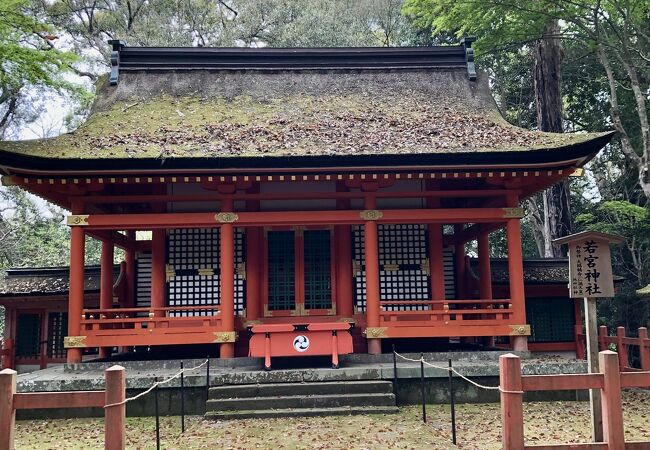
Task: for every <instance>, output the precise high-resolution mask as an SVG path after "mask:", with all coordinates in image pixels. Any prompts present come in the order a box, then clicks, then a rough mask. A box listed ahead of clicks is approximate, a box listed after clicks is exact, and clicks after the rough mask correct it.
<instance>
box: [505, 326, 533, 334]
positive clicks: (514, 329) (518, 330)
mask: <svg viewBox="0 0 650 450" xmlns="http://www.w3.org/2000/svg"><path fill="white" fill-rule="evenodd" d="M508 326H509V327H510V336H530V325H508Z"/></svg>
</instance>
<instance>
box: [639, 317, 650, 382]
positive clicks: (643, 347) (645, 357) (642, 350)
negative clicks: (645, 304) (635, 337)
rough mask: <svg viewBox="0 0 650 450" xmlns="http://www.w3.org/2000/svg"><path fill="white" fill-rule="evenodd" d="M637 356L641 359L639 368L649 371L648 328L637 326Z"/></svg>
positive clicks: (649, 348)
mask: <svg viewBox="0 0 650 450" xmlns="http://www.w3.org/2000/svg"><path fill="white" fill-rule="evenodd" d="M639 358H640V359H641V370H643V371H646V372H647V371H650V341H648V329H647V328H646V327H640V328H639Z"/></svg>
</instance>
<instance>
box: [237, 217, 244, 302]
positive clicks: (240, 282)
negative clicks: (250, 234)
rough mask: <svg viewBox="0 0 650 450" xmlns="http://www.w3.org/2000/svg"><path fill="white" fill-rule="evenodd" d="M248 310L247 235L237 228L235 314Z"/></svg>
mask: <svg viewBox="0 0 650 450" xmlns="http://www.w3.org/2000/svg"><path fill="white" fill-rule="evenodd" d="M244 308H246V234H245V233H244V229H243V228H235V314H243V313H244Z"/></svg>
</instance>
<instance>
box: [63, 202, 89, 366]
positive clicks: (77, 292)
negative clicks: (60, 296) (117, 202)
mask: <svg viewBox="0 0 650 450" xmlns="http://www.w3.org/2000/svg"><path fill="white" fill-rule="evenodd" d="M72 213H73V214H80V213H81V211H80V210H79V209H77V208H76V207H75V206H73V208H72ZM85 251H86V233H85V232H84V229H83V227H82V226H79V225H76V226H72V229H71V231H70V288H69V291H68V337H78V336H81V311H82V310H83V307H84V255H85ZM67 361H68V363H69V364H74V363H79V362H81V348H79V347H75V348H68V351H67Z"/></svg>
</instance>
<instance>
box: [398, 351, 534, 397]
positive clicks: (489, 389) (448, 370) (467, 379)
mask: <svg viewBox="0 0 650 450" xmlns="http://www.w3.org/2000/svg"><path fill="white" fill-rule="evenodd" d="M395 355H396V356H399V357H400V358H402V359H403V360H405V361H411V362H415V363H420V362H421V363H423V364H426V365H427V366H429V367H433V368H434V369H439V370H444V371H445V372H452V373H455V374H456V375H458V376H459V377H460V378H462V379H463V380H465V381H467V382H468V383H470V384H473V385H474V386H476V387H477V388H480V389H485V390H488V391H496V390H498V391H501V392H503V393H506V394H523V392H510V391H504V390H502V389H501V386H485V385H483V384H479V383H477V382H476V381H474V380H470V379H469V378H467V377H466V376H465V375H463V374H462V373H460V372H458V371H457V370H456V369H454V368H453V367H447V366H438V365H435V364H431V363H430V362H427V361H425V360H424V357H420V358H419V359H413V358H408V357H406V356H404V355H400V354H399V353H397V352H395Z"/></svg>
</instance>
